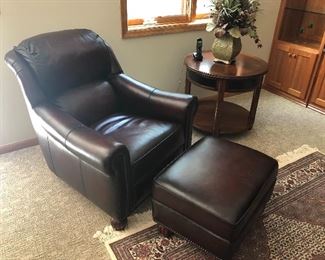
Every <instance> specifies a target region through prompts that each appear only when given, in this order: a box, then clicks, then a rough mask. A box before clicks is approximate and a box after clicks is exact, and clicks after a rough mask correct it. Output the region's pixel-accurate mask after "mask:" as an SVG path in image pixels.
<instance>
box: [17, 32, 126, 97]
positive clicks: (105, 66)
mask: <svg viewBox="0 0 325 260" xmlns="http://www.w3.org/2000/svg"><path fill="white" fill-rule="evenodd" d="M15 51H16V52H18V53H19V54H20V55H21V56H22V57H23V59H24V60H25V61H26V62H27V64H29V66H30V68H31V69H32V71H33V73H34V75H35V77H36V78H37V80H38V82H39V85H40V87H41V88H42V90H43V91H44V93H45V94H46V96H47V97H49V98H53V97H55V96H56V95H58V94H60V93H62V92H64V91H66V90H69V89H72V88H75V87H79V86H81V85H84V84H87V83H90V82H94V81H98V80H105V79H107V78H108V76H109V75H110V74H116V73H120V72H122V69H121V67H120V65H119V63H118V62H117V60H116V58H115V55H114V53H113V51H112V50H111V49H110V47H108V46H107V45H106V44H105V42H104V40H103V39H102V38H101V37H99V36H98V35H97V34H96V33H95V32H93V31H90V30H86V29H74V30H65V31H58V32H51V33H45V34H40V35H37V36H34V37H32V38H29V39H26V40H24V41H22V42H21V43H20V44H19V45H18V46H17V47H16V48H15Z"/></svg>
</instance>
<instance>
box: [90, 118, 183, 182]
mask: <svg viewBox="0 0 325 260" xmlns="http://www.w3.org/2000/svg"><path fill="white" fill-rule="evenodd" d="M92 127H93V128H94V129H95V130H96V131H97V132H99V133H101V134H103V135H107V136H108V137H109V138H110V140H115V141H117V142H120V143H122V144H124V145H126V146H127V148H128V149H129V152H130V157H131V165H132V167H133V171H134V174H135V175H146V174H148V173H150V172H152V171H154V170H155V168H156V166H158V165H157V161H158V162H163V161H164V158H162V157H165V158H168V157H169V155H171V154H172V153H174V152H175V151H176V150H177V149H179V148H180V147H181V146H182V145H184V135H183V132H182V131H183V128H182V126H181V125H179V124H176V123H175V124H174V123H170V122H165V121H159V120H155V119H151V118H144V117H139V116H135V115H128V114H121V113H118V114H113V115H110V116H109V117H106V118H105V119H103V120H101V121H100V122H98V123H96V124H94V125H93V126H92ZM140 179H141V178H140ZM137 180H138V178H136V181H137Z"/></svg>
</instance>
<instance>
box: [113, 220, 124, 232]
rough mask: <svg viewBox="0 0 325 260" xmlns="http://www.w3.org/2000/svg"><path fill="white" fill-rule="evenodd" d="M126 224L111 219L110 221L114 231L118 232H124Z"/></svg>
mask: <svg viewBox="0 0 325 260" xmlns="http://www.w3.org/2000/svg"><path fill="white" fill-rule="evenodd" d="M127 224H128V220H127V219H125V220H122V221H121V220H117V219H112V220H111V225H112V227H113V228H114V230H117V231H120V230H124V229H125V227H126V225H127Z"/></svg>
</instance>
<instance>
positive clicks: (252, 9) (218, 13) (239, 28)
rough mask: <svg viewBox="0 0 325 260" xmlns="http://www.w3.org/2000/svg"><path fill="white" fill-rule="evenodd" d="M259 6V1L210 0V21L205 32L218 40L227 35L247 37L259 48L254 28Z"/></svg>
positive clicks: (259, 43) (258, 40) (259, 41)
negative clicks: (212, 33) (212, 34)
mask: <svg viewBox="0 0 325 260" xmlns="http://www.w3.org/2000/svg"><path fill="white" fill-rule="evenodd" d="M259 6H260V3H259V0H211V16H210V17H211V21H210V22H209V23H208V24H207V27H206V30H207V31H208V32H212V31H213V32H214V35H215V36H216V37H218V38H220V37H222V36H224V35H225V34H227V33H228V34H230V35H231V36H233V37H235V38H239V37H241V36H244V35H249V36H250V37H251V38H252V39H254V41H255V43H256V44H257V47H259V48H261V47H262V44H261V40H260V39H259V37H258V35H257V31H256V29H257V28H256V26H255V22H256V13H257V12H258V11H259Z"/></svg>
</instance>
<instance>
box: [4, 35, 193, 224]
mask: <svg viewBox="0 0 325 260" xmlns="http://www.w3.org/2000/svg"><path fill="white" fill-rule="evenodd" d="M5 60H6V62H7V64H8V65H9V67H10V68H11V69H12V70H13V71H14V72H15V74H16V76H17V78H18V81H19V82H20V85H21V87H22V91H23V94H24V97H25V101H26V103H27V107H28V111H29V114H30V117H31V120H32V123H33V127H34V129H35V131H36V133H37V136H38V139H39V144H40V147H41V149H42V152H43V154H44V157H45V159H46V162H47V165H48V167H49V168H50V169H51V170H52V171H53V172H54V173H55V174H56V175H57V176H59V177H60V178H62V179H63V180H64V181H65V182H66V183H68V184H69V185H71V186H72V187H73V188H75V189H76V190H78V191H79V192H81V193H82V194H83V195H85V196H86V197H87V198H88V199H90V200H91V201H93V202H94V203H95V204H96V205H98V206H99V207H100V208H102V209H103V210H104V211H106V212H107V213H108V214H109V215H110V216H111V217H112V221H111V224H112V225H113V227H114V228H115V229H123V228H124V227H125V225H126V223H127V217H128V216H129V215H130V213H131V212H132V211H133V210H134V209H135V208H136V207H137V206H138V205H139V203H141V201H142V200H143V199H144V198H145V197H146V196H147V195H148V194H149V193H150V191H151V186H152V179H153V177H154V176H155V175H157V173H158V172H159V171H160V170H161V169H162V168H164V167H165V166H166V165H167V164H168V163H169V162H171V161H172V160H173V159H174V158H176V157H177V156H178V155H180V154H181V153H183V152H184V151H185V150H186V149H187V148H189V146H190V144H191V132H192V121H193V116H194V113H195V111H196V108H197V99H196V98H195V97H192V96H190V95H183V94H174V93H169V92H164V91H160V90H158V89H156V88H152V87H150V86H147V85H145V84H142V83H140V82H138V81H136V80H134V79H132V78H130V77H128V76H127V75H125V74H124V73H123V70H122V69H121V67H120V65H119V63H118V61H117V59H116V57H115V55H114V53H113V51H112V50H111V48H110V47H109V46H108V45H107V44H106V43H105V42H104V40H103V39H102V38H101V37H99V36H98V35H97V34H96V33H94V32H92V31H90V30H86V29H75V30H66V31H59V32H52V33H46V34H41V35H37V36H35V37H32V38H29V39H26V40H24V41H22V42H21V43H20V44H19V45H18V46H17V47H15V48H14V49H13V50H11V51H9V52H8V53H7V54H6V56H5Z"/></svg>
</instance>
